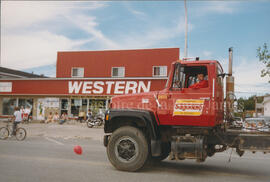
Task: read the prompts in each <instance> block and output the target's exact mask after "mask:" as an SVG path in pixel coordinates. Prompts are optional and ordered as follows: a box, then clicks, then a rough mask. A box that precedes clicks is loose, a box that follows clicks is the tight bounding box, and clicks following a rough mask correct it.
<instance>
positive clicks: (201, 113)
mask: <svg viewBox="0 0 270 182" xmlns="http://www.w3.org/2000/svg"><path fill="white" fill-rule="evenodd" d="M208 70H209V69H208V65H206V64H205V65H199V64H196V66H188V65H181V64H180V63H178V64H176V65H175V70H174V74H173V79H172V84H171V88H170V89H169V91H168V92H167V93H166V97H167V99H166V102H167V103H166V105H167V107H165V108H164V107H160V109H159V111H158V113H163V114H164V113H166V112H165V111H167V117H164V115H163V117H162V115H160V116H161V117H160V118H159V119H160V124H161V125H184V126H208V121H209V118H210V117H211V115H209V114H210V98H211V89H210V87H211V85H212V84H211V81H209V79H211V77H210V76H209V71H208ZM198 74H203V75H204V76H203V80H204V81H203V82H204V83H207V84H202V85H201V86H200V84H199V86H198V87H195V88H192V87H193V86H192V85H194V84H196V83H195V82H198V78H197V77H198ZM200 87H201V88H200ZM160 95H161V96H160V97H159V98H162V93H160ZM163 95H164V94H163ZM163 103H164V100H163Z"/></svg>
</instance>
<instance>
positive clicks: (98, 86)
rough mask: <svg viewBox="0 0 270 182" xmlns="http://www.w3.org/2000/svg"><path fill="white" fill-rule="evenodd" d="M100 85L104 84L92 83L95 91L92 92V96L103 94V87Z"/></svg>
mask: <svg viewBox="0 0 270 182" xmlns="http://www.w3.org/2000/svg"><path fill="white" fill-rule="evenodd" d="M100 85H104V82H95V83H94V88H95V90H93V93H94V94H102V93H103V87H101V86H100Z"/></svg>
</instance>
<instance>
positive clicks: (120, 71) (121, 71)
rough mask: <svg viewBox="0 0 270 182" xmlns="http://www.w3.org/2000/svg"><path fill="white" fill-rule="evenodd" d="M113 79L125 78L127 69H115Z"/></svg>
mask: <svg viewBox="0 0 270 182" xmlns="http://www.w3.org/2000/svg"><path fill="white" fill-rule="evenodd" d="M112 77H125V67H113V68H112Z"/></svg>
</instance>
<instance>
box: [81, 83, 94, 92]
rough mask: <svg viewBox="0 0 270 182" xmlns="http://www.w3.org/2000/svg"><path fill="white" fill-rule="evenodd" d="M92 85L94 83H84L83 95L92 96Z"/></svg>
mask: <svg viewBox="0 0 270 182" xmlns="http://www.w3.org/2000/svg"><path fill="white" fill-rule="evenodd" d="M92 83H93V82H84V83H83V90H82V93H83V94H91V89H92ZM87 89H89V90H87Z"/></svg>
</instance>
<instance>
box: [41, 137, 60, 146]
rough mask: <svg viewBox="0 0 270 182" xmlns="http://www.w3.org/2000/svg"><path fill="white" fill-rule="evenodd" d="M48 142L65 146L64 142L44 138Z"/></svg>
mask: <svg viewBox="0 0 270 182" xmlns="http://www.w3.org/2000/svg"><path fill="white" fill-rule="evenodd" d="M44 138H45V139H46V140H48V141H50V142H53V143H56V144H58V145H64V144H63V143H62V142H58V141H57V140H54V139H52V138H49V137H44Z"/></svg>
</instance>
